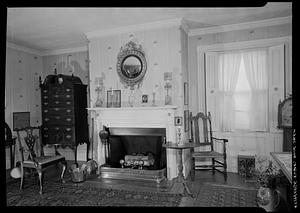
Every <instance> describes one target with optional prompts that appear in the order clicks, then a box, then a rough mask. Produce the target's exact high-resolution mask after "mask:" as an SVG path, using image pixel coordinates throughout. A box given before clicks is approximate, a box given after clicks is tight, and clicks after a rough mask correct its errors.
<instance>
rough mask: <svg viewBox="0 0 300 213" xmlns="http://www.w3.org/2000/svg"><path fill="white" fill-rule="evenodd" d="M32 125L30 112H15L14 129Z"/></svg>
mask: <svg viewBox="0 0 300 213" xmlns="http://www.w3.org/2000/svg"><path fill="white" fill-rule="evenodd" d="M29 126H30V112H13V130H17V129H23V128H26V127H29Z"/></svg>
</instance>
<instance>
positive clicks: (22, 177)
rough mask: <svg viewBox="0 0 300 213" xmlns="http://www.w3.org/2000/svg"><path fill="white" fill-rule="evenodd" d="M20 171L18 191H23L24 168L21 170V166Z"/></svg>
mask: <svg viewBox="0 0 300 213" xmlns="http://www.w3.org/2000/svg"><path fill="white" fill-rule="evenodd" d="M20 170H21V182H20V190H22V189H23V184H24V168H23V165H21V166H20Z"/></svg>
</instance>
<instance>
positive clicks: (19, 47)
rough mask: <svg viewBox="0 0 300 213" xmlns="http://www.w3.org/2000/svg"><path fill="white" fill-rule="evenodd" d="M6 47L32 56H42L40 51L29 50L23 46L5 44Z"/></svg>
mask: <svg viewBox="0 0 300 213" xmlns="http://www.w3.org/2000/svg"><path fill="white" fill-rule="evenodd" d="M6 47H9V48H11V49H15V50H19V51H23V52H26V53H31V54H33V55H38V56H41V55H42V53H41V51H38V50H35V49H31V48H28V47H25V46H21V45H17V44H14V43H11V42H6Z"/></svg>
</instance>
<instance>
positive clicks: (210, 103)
mask: <svg viewBox="0 0 300 213" xmlns="http://www.w3.org/2000/svg"><path fill="white" fill-rule="evenodd" d="M290 40H291V39H290V38H289V37H285V38H274V39H263V40H257V41H246V42H232V43H224V44H215V45H206V46H199V47H198V54H199V55H198V60H199V62H201V61H202V62H203V60H201V59H202V58H201V57H203V54H205V57H206V61H205V63H202V66H204V65H205V71H206V72H204V73H203V70H201V69H199V70H198V75H200V76H203V77H204V76H205V77H206V86H207V89H206V94H207V96H206V103H207V111H210V112H215V114H216V115H217V113H218V112H217V111H216V97H215V95H214V94H216V89H215V88H216V87H217V79H218V78H217V73H216V70H217V54H218V51H225V50H237V49H243V48H249V47H252V48H255V47H268V48H269V54H268V55H269V58H268V66H269V68H268V70H269V76H270V77H269V127H270V128H269V129H270V131H269V132H261V133H260V132H257V133H254V132H247V131H244V132H219V129H218V128H216V127H215V125H216V122H217V120H216V119H215V120H214V117H217V116H214V114H212V126H213V127H214V131H215V132H214V134H215V135H218V136H219V137H220V138H227V139H228V140H229V143H228V144H227V153H228V171H231V172H237V156H238V155H239V154H245V155H257V156H269V153H270V152H274V151H275V150H277V151H282V137H283V136H282V131H281V130H279V129H278V128H277V122H278V121H277V110H278V103H279V99H281V100H282V98H283V97H284V83H285V82H287V81H284V79H285V73H286V72H285V69H286V68H291V66H287V65H286V63H285V59H286V60H287V62H288V61H289V60H288V57H289V56H290V55H286V57H285V54H287V53H288V51H286V50H285V49H284V45H286V44H290ZM274 45H275V46H274ZM206 51H207V52H206ZM199 62H198V63H199ZM211 91H214V93H211ZM198 98H199V100H202V101H203V100H204V101H205V98H203V97H198Z"/></svg>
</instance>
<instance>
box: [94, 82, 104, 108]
mask: <svg viewBox="0 0 300 213" xmlns="http://www.w3.org/2000/svg"><path fill="white" fill-rule="evenodd" d="M95 91H96V93H97V100H96V102H95V107H104V94H105V93H104V92H105V87H104V85H103V77H98V78H95Z"/></svg>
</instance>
